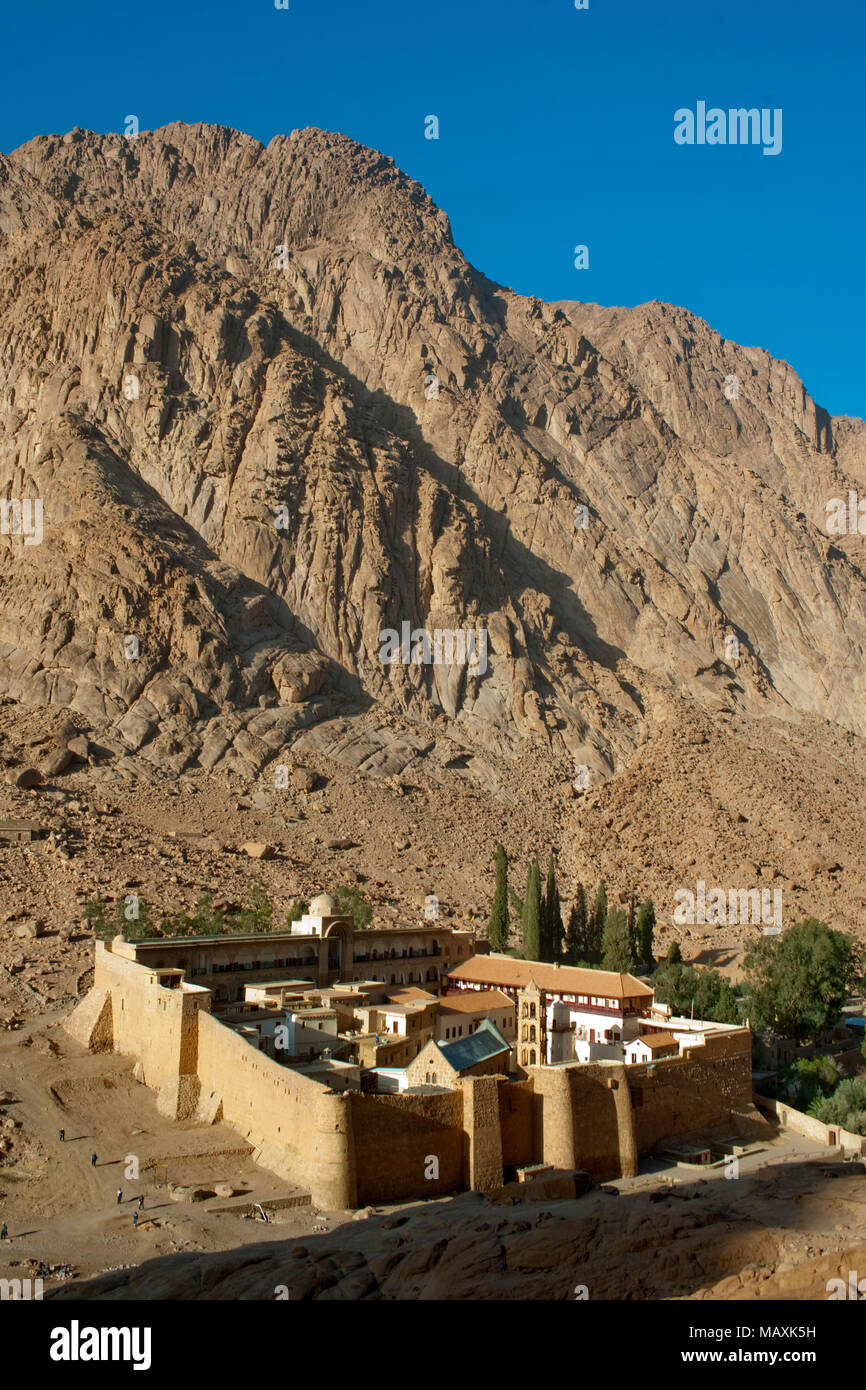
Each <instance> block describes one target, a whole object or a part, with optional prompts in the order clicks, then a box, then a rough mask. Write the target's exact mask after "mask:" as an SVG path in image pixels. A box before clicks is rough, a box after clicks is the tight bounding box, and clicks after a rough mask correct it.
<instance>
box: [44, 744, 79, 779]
mask: <svg viewBox="0 0 866 1390" xmlns="http://www.w3.org/2000/svg"><path fill="white" fill-rule="evenodd" d="M71 762H72V754H71V753H70V751H69V748H68V747H67V745H66V744H65V743H61V744H56V745H55V746H54V747H52V748H50V749H49V750H48V752H47V753H46V755H45V757H44V758H43V759H42V762H41V763H40V765H39V766H40V771H41V772H42V774H43V775H44V776H45V777H57V776H58V775H59V774H60V773H61V772H65V771H66V769H67V768H68V766H69V764H70V763H71Z"/></svg>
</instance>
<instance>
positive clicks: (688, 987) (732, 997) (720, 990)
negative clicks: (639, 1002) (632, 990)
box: [652, 960, 740, 1023]
mask: <svg viewBox="0 0 866 1390" xmlns="http://www.w3.org/2000/svg"><path fill="white" fill-rule="evenodd" d="M652 981H653V989H654V990H655V997H656V999H657V1001H658V1002H659V1003H660V1004H668V1005H669V1006H670V1008H671V1010H672V1011H673V1013H675V1014H679V1015H680V1016H684V1017H689V1016H690V1015H691V1014H692V1012H694V1016H695V1018H703V1019H708V1020H710V1021H711V1022H714V1023H738V1022H739V1017H740V1015H739V1008H738V1005H737V995H736V993H735V991H734V990H733V989H732V987H731V984H730V982H729V981H728V980H726V979H725V977H724V975H722V974H720V973H719V971H718V970H696V969H695V968H694V967H693V966H691V965H683V962H682V960H666V961H663V962H662V964H661V965H659V966H658V967H657V968H656V970H655V971H654V972H653V977H652Z"/></svg>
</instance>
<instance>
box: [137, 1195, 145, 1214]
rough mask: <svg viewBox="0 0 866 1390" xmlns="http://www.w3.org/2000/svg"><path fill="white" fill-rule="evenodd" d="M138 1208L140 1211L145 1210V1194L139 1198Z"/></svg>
mask: <svg viewBox="0 0 866 1390" xmlns="http://www.w3.org/2000/svg"><path fill="white" fill-rule="evenodd" d="M138 1210H139V1211H143V1210H144V1197H143V1196H142V1197H139V1199H138Z"/></svg>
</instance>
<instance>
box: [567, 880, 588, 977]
mask: <svg viewBox="0 0 866 1390" xmlns="http://www.w3.org/2000/svg"><path fill="white" fill-rule="evenodd" d="M586 926H587V924H586V894H585V893H584V891H583V884H582V883H579V884H578V885H577V890H576V892H575V895H574V902H573V903H572V906H571V912H570V913H569V915H568V931H567V932H566V937H565V945H566V949H567V951H568V959H569V961H570V963H571V964H572V965H577V963H578V961H580V960H585V959H586Z"/></svg>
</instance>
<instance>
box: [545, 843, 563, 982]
mask: <svg viewBox="0 0 866 1390" xmlns="http://www.w3.org/2000/svg"><path fill="white" fill-rule="evenodd" d="M540 924H541V959H542V960H546V961H551V962H552V961H558V960H559V958H560V956H561V955H562V938H563V936H564V935H565V930H564V928H563V925H562V903H561V901H560V897H559V889H558V887H557V886H556V862H555V860H554V857H553V851H552V850H551V853H550V859H549V860H548V864H547V887H546V889H545V892H544V896H543V897H542V899H541V917H540Z"/></svg>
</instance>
